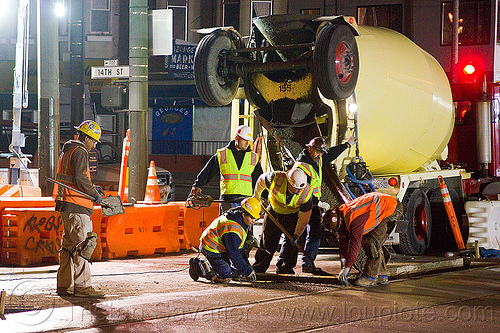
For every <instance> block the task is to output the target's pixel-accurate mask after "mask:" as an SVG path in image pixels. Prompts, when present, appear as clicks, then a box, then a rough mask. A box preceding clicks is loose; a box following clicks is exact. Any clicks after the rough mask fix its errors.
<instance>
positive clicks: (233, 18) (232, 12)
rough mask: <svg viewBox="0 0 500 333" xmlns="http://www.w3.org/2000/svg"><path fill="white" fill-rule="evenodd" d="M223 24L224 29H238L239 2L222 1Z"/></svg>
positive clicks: (235, 0)
mask: <svg viewBox="0 0 500 333" xmlns="http://www.w3.org/2000/svg"><path fill="white" fill-rule="evenodd" d="M222 11H223V19H224V20H223V22H222V24H223V25H224V26H225V27H229V26H232V27H233V28H235V29H236V30H239V29H240V1H239V0H223V1H222Z"/></svg>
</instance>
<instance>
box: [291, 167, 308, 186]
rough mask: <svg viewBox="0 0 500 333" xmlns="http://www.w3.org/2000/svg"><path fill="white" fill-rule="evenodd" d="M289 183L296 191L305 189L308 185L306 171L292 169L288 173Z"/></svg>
mask: <svg viewBox="0 0 500 333" xmlns="http://www.w3.org/2000/svg"><path fill="white" fill-rule="evenodd" d="M286 177H287V178H288V182H289V183H290V185H292V186H293V187H294V188H296V189H303V188H304V187H306V185H307V176H306V173H305V172H304V170H302V169H300V168H291V169H290V170H288V172H287V173H286Z"/></svg>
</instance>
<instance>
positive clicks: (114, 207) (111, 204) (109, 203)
mask: <svg viewBox="0 0 500 333" xmlns="http://www.w3.org/2000/svg"><path fill="white" fill-rule="evenodd" d="M45 178H46V179H47V180H48V181H50V182H52V183H55V184H57V185H59V186H62V187H65V188H67V189H69V190H71V191H75V192H76V193H78V194H81V195H83V196H84V197H86V198H89V199H91V200H94V199H95V198H94V197H93V196H91V195H89V194H87V193H84V192H82V191H79V190H77V189H74V188H72V187H71V186H68V185H66V184H63V183H61V182H59V181H57V180H55V179H52V178H49V177H45ZM101 208H102V215H103V216H104V217H106V216H113V215H118V214H123V213H125V209H124V208H123V204H122V200H121V199H120V197H119V196H117V195H108V196H107V197H103V198H102V203H101Z"/></svg>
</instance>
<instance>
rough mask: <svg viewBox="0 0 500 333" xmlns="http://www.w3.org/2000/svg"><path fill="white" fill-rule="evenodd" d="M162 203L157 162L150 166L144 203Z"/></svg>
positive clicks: (152, 162)
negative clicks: (157, 175) (157, 176)
mask: <svg viewBox="0 0 500 333" xmlns="http://www.w3.org/2000/svg"><path fill="white" fill-rule="evenodd" d="M159 202H161V197H160V187H159V186H158V179H157V178H156V167H155V161H151V163H150V164H149V173H148V182H147V184H146V194H145V195H144V203H159Z"/></svg>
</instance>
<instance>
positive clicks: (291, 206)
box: [269, 171, 312, 214]
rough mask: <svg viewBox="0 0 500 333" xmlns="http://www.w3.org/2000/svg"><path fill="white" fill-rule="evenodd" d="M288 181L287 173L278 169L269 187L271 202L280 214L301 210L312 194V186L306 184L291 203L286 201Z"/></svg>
mask: <svg viewBox="0 0 500 333" xmlns="http://www.w3.org/2000/svg"><path fill="white" fill-rule="evenodd" d="M287 186H288V181H287V179H286V173H285V172H283V171H276V173H275V176H274V178H273V180H272V182H271V186H270V188H269V194H270V195H269V203H270V204H271V207H272V208H273V210H274V211H275V212H276V213H278V214H293V213H296V212H298V211H299V208H300V205H302V204H303V203H306V202H307V201H308V200H309V199H311V196H312V190H311V186H310V185H309V184H307V185H306V187H304V188H303V189H302V191H300V193H299V194H294V195H293V197H292V200H290V203H288V204H287V203H286V191H287Z"/></svg>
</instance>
